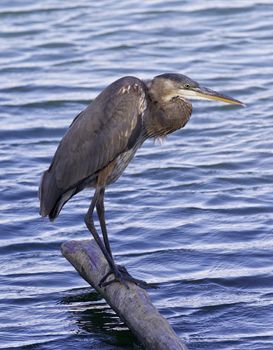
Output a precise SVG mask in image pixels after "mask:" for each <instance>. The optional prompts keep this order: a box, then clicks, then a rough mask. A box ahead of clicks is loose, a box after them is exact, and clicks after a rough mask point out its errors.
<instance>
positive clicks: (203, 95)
mask: <svg viewBox="0 0 273 350" xmlns="http://www.w3.org/2000/svg"><path fill="white" fill-rule="evenodd" d="M191 92H192V97H193V98H194V97H195V98H197V99H202V100H216V101H221V102H225V103H231V104H233V105H239V106H244V103H243V102H241V101H239V100H236V99H235V98H232V97H230V96H227V95H224V94H221V93H219V92H216V91H214V90H211V89H208V88H205V87H198V88H193V89H192V90H191Z"/></svg>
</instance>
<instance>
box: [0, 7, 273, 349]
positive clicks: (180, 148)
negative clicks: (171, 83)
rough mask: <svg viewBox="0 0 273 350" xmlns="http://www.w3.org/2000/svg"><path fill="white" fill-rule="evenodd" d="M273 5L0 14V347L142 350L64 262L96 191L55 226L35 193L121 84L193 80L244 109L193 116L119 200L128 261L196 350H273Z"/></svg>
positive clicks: (118, 193) (132, 171)
mask: <svg viewBox="0 0 273 350" xmlns="http://www.w3.org/2000/svg"><path fill="white" fill-rule="evenodd" d="M272 18H273V4H272V1H266V0H264V1H258V0H256V1H255V0H244V1H243V0H240V1H239V0H237V1H236V0H235V1H229V2H227V1H224V0H222V1H221V0H215V1H210V2H209V1H202V0H197V1H190V0H188V1H178V0H174V1H169V2H165V1H157V0H150V1H149V0H147V1H125V0H120V1H114V0H107V1H106V0H104V1H98V2H95V1H89V0H78V1H77V2H75V3H73V2H64V1H57V0H44V1H42V2H37V1H34V0H25V1H20V0H13V1H7V0H1V4H0V21H1V27H0V47H1V51H0V76H1V84H0V162H1V163H0V164H1V172H0V210H1V217H0V239H1V246H0V273H1V279H0V327H1V329H0V340H1V341H0V348H1V349H12V348H13V349H37V350H46V349H50V350H61V349H65V350H68V349H75V348H80V349H82V350H85V349H86V350H87V349H103V350H116V349H132V348H133V347H134V346H135V345H134V344H135V338H134V337H133V336H132V334H131V333H130V331H129V330H128V329H127V328H126V327H125V326H124V325H123V324H122V323H121V322H120V321H119V319H118V318H117V317H116V316H115V314H114V313H113V312H112V311H111V309H110V308H109V307H108V306H107V305H106V303H105V302H104V300H102V299H101V298H100V297H99V296H98V295H97V294H96V292H95V291H94V290H92V289H91V288H90V287H89V286H88V285H87V283H86V282H84V280H82V279H81V278H80V277H79V276H78V275H77V273H76V272H75V271H74V269H73V268H72V266H71V265H70V264H69V263H68V262H67V261H66V260H65V259H64V258H63V257H62V256H61V253H60V245H61V243H62V242H64V241H67V240H71V239H86V238H89V237H90V234H89V232H88V231H87V229H86V228H85V226H84V223H83V218H84V215H85V212H86V211H87V208H88V205H89V203H90V199H91V197H92V192H90V191H88V190H87V191H84V192H82V193H81V194H79V195H78V196H76V197H75V198H73V200H71V201H70V202H69V203H68V204H67V205H66V206H65V207H64V209H63V211H62V213H61V215H60V217H59V218H58V220H57V221H56V222H55V223H53V224H52V223H50V222H48V221H47V220H43V219H41V218H40V217H39V215H38V207H39V203H38V199H37V188H38V184H39V179H40V176H41V173H42V172H43V171H44V170H45V169H46V168H47V167H48V165H49V164H50V160H51V157H52V155H53V154H54V152H55V149H56V147H57V144H58V142H59V141H60V139H61V137H62V136H63V134H64V133H65V130H66V128H67V127H68V125H69V124H70V122H71V121H72V119H73V118H74V117H75V115H76V114H77V113H78V112H80V111H81V110H82V109H83V108H84V107H85V106H86V105H87V104H88V103H89V102H90V101H91V100H92V99H93V98H95V97H96V95H97V94H98V93H99V92H100V91H101V90H102V89H103V88H104V87H105V86H107V85H108V84H109V83H110V82H112V81H114V80H115V79H117V78H119V77H121V76H124V75H136V76H138V77H140V78H143V79H146V78H151V77H153V76H155V75H158V74H160V73H163V72H170V71H174V72H180V73H184V74H187V75H189V76H190V77H192V78H193V79H195V80H197V81H199V82H200V83H202V85H205V86H207V87H210V88H213V89H215V90H219V91H222V92H225V93H228V94H230V95H231V96H233V97H235V98H237V99H240V100H242V101H244V102H245V103H246V104H247V107H246V108H238V107H236V106H234V107H233V106H228V105H221V104H217V103H214V102H202V101H200V102H196V103H194V111H193V115H192V118H191V120H190V122H189V123H188V124H187V126H186V127H185V129H183V130H180V131H177V132H176V133H174V134H173V135H171V136H169V137H168V138H167V140H166V141H165V142H164V143H163V145H158V144H156V145H155V144H154V143H153V142H151V141H150V142H146V143H145V145H144V146H143V148H142V149H140V150H139V152H138V153H137V156H136V158H135V159H134V161H133V162H132V163H131V164H130V166H129V167H128V168H127V170H126V172H125V174H124V175H123V176H122V177H121V178H120V179H119V181H118V182H117V183H116V184H115V185H113V186H111V187H110V188H109V189H108V190H107V193H106V204H105V205H106V210H107V222H108V228H109V235H110V240H111V244H112V249H113V252H114V254H115V257H116V260H117V261H118V262H120V263H123V264H125V265H126V266H127V268H128V270H129V271H130V272H131V273H132V274H133V275H134V276H135V277H138V278H143V279H146V280H147V281H149V282H157V283H159V284H160V287H161V288H160V289H158V290H155V291H152V292H150V295H151V297H152V299H153V301H154V303H155V305H156V306H157V307H158V309H159V310H160V311H161V312H162V314H163V315H164V316H165V317H166V318H167V319H168V321H169V322H170V324H171V325H172V326H173V327H174V329H175V331H176V332H177V334H178V335H179V336H180V337H181V339H183V340H184V341H185V342H186V343H187V345H188V347H189V349H190V350H197V349H211V350H212V349H213V350H215V349H218V350H219V349H225V350H227V349H232V350H237V349H240V350H242V349H246V348H248V349H251V350H272V349H273V325H272V320H273V258H272V256H273V232H272V225H273V213H272V203H273V190H272V188H273V166H272V164H273V154H272V149H273V137H272V135H273V118H272V109H273V99H272V88H273V64H272V62H273V34H272V33H273V24H272Z"/></svg>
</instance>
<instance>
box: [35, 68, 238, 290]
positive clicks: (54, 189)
mask: <svg viewBox="0 0 273 350" xmlns="http://www.w3.org/2000/svg"><path fill="white" fill-rule="evenodd" d="M188 99H206V100H219V101H222V102H227V103H232V104H236V105H242V102H240V101H238V100H235V99H233V98H231V97H228V96H226V95H223V94H220V93H218V92H215V91H213V90H210V89H207V88H204V87H201V86H200V85H199V84H198V83H197V82H196V81H194V80H192V79H190V78H188V77H186V76H185V75H182V74H175V73H165V74H161V75H158V76H156V77H155V78H153V79H152V80H150V81H142V80H140V79H138V78H135V77H131V76H128V77H123V78H121V79H119V80H117V81H115V82H114V83H112V84H111V85H109V86H108V87H107V88H106V89H105V90H103V91H102V92H101V93H100V94H99V95H98V96H97V97H96V98H95V100H94V101H93V102H92V103H91V104H90V105H88V106H87V108H86V109H85V110H83V111H82V112H81V113H80V114H79V115H78V116H77V117H76V118H75V119H74V120H73V122H72V124H71V125H70V127H69V129H68V131H67V132H66V134H65V135H64V137H63V139H62V140H61V142H60V144H59V146H58V148H57V151H56V153H55V155H54V157H53V160H52V162H51V165H50V167H49V169H48V170H47V171H45V172H44V174H43V176H42V179H41V184H40V189H39V193H40V214H41V215H42V216H48V217H49V219H50V220H51V221H53V220H54V219H55V218H56V217H57V216H58V215H59V213H60V211H61V209H62V207H63V205H64V204H65V203H66V202H67V201H68V200H69V199H70V198H71V197H72V196H74V195H75V194H76V193H78V192H80V191H81V190H83V189H84V188H85V187H94V188H95V192H94V196H93V199H92V201H91V204H90V207H89V209H88V211H87V214H86V216H85V223H86V226H87V227H88V229H89V231H90V232H91V233H92V235H93V237H94V239H95V240H96V242H97V244H98V245H99V247H100V249H101V251H102V253H103V254H104V256H105V258H106V259H107V261H108V263H109V267H110V270H109V272H108V273H107V274H106V276H104V278H103V279H102V280H101V283H100V285H101V286H107V285H109V284H110V283H113V282H121V283H123V284H125V285H126V286H127V287H128V282H134V283H136V284H138V285H139V286H141V287H143V288H145V287H148V284H147V283H146V282H144V281H141V280H138V279H135V278H133V277H132V276H131V275H130V274H129V273H128V272H127V270H126V268H125V267H123V266H120V265H117V264H116V263H115V262H114V259H113V255H112V252H111V248H110V244H109V240H108V236H107V230H106V224H105V217H104V192H105V187H106V186H108V185H110V184H111V183H113V182H115V181H116V180H117V179H118V178H119V177H120V175H121V174H122V173H123V171H124V170H125V168H126V167H127V165H128V164H129V162H130V161H131V159H132V158H133V157H134V155H135V153H136V151H137V149H138V148H139V147H140V146H141V145H142V144H143V142H144V141H145V140H146V139H148V138H156V137H162V136H166V135H168V134H170V133H172V132H173V131H175V130H177V129H180V128H182V127H184V126H185V124H186V123H187V122H188V120H189V118H190V115H191V112H192V105H191V103H190V102H189V100H188ZM95 207H96V210H97V214H98V218H99V222H100V227H101V232H102V237H103V240H102V239H101V238H100V236H99V234H98V232H97V230H96V228H95V225H94V220H93V212H94V209H95ZM110 274H113V275H114V277H113V278H112V279H111V280H110V281H109V280H107V277H108V276H109V275H110Z"/></svg>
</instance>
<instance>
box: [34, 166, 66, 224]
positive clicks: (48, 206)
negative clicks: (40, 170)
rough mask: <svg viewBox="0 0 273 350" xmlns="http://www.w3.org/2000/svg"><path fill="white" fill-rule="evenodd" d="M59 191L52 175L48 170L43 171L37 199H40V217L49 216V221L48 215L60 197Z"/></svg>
mask: <svg viewBox="0 0 273 350" xmlns="http://www.w3.org/2000/svg"><path fill="white" fill-rule="evenodd" d="M61 192H62V191H61V190H60V189H59V188H58V186H57V183H56V179H55V176H54V174H52V173H51V172H50V171H49V170H47V171H45V172H44V174H43V175H42V178H41V182H40V187H39V198H40V215H41V216H43V217H44V216H49V218H50V219H51V220H54V219H55V217H56V216H57V215H56V216H55V217H54V218H51V217H50V216H51V215H50V214H51V212H52V210H53V208H54V207H55V205H56V202H58V199H59V198H60V196H61Z"/></svg>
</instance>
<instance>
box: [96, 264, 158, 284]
mask: <svg viewBox="0 0 273 350" xmlns="http://www.w3.org/2000/svg"><path fill="white" fill-rule="evenodd" d="M115 267H116V268H115V269H110V271H108V272H107V273H106V275H105V276H104V277H103V278H102V279H101V281H100V283H99V287H107V286H109V285H110V284H112V283H115V282H119V283H121V284H123V285H124V286H125V287H126V288H127V289H129V285H128V282H131V283H134V284H136V285H137V286H139V287H140V288H143V289H149V288H158V285H156V284H155V283H147V282H145V281H142V280H139V279H137V278H134V277H133V276H131V275H130V274H129V272H128V271H127V269H126V267H125V266H122V265H116V266H115ZM111 274H113V275H114V276H115V278H113V279H111V280H109V281H106V280H107V278H108V277H109V276H110V275H111Z"/></svg>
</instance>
